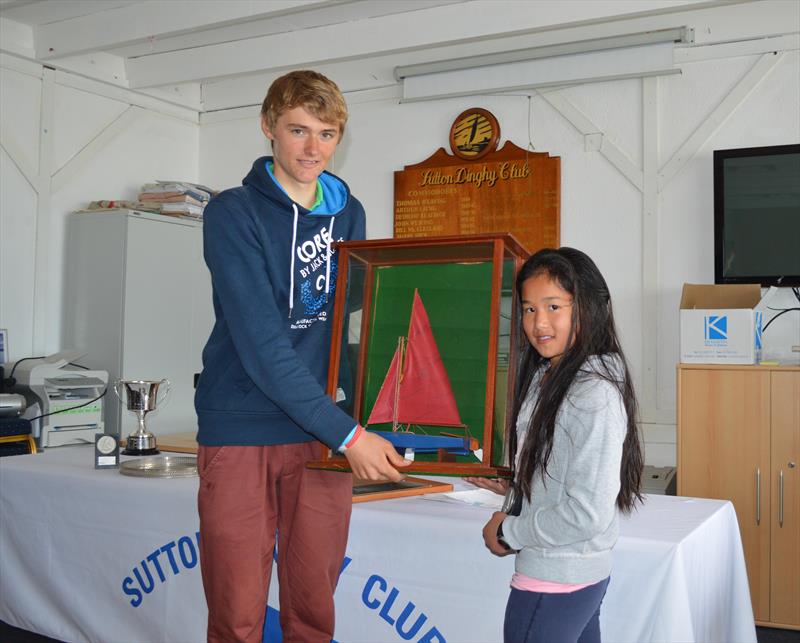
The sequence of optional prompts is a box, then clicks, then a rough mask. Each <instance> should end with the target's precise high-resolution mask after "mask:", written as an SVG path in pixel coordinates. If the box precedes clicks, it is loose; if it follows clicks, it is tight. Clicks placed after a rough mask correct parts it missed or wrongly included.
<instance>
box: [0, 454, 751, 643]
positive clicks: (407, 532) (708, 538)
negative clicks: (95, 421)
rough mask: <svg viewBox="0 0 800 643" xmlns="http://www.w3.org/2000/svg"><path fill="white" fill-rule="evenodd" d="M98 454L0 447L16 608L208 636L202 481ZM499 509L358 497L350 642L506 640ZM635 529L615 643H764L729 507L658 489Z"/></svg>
mask: <svg viewBox="0 0 800 643" xmlns="http://www.w3.org/2000/svg"><path fill="white" fill-rule="evenodd" d="M92 465H93V449H92V447H86V446H76V447H59V448H56V449H49V450H47V451H46V452H45V453H44V454H40V455H23V456H14V457H6V458H0V516H2V520H0V619H1V620H3V621H5V622H7V623H9V624H11V625H14V626H16V627H21V628H24V629H28V630H31V631H34V632H38V633H40V634H44V635H47V636H50V637H53V638H57V639H60V640H64V641H102V642H104V643H113V642H115V641H119V642H125V643H132V642H135V641H142V642H148V643H152V642H156V641H158V642H171V641H174V642H178V643H189V642H193V641H203V640H205V619H206V610H205V601H204V598H203V592H202V584H201V580H200V571H199V566H198V561H197V539H198V537H199V535H198V533H197V529H198V519H197V508H196V493H197V485H198V480H197V478H184V479H145V478H133V477H128V476H122V475H120V474H119V473H118V472H117V471H116V470H95V469H93V466H92ZM457 486H459V487H460V488H461V489H465V488H468V486H467V485H466V484H465V483H462V482H458V483H457ZM489 512H490V510H489V509H487V508H485V507H476V506H470V505H467V504H463V503H448V502H437V501H434V500H431V499H426V498H425V497H414V498H400V499H396V500H386V501H380V502H370V503H361V504H358V505H355V506H354V508H353V518H352V527H351V533H350V541H349V544H348V548H347V558H346V560H345V563H344V565H343V571H342V574H341V576H340V580H339V586H338V589H337V592H336V606H337V628H336V640H337V641H340V642H342V643H351V642H352V643H357V642H364V643H383V642H387V643H388V642H395V641H403V640H410V641H415V642H423V643H444V642H446V641H449V642H450V643H470V642H474V643H490V642H492V641H500V640H501V639H502V619H503V612H504V607H505V601H506V598H507V596H508V592H509V587H508V581H509V579H510V576H511V573H512V571H513V559H512V557H507V558H502V559H500V558H496V557H494V556H491V555H490V554H489V553H488V552H487V551H486V550H485V549H484V547H483V542H482V539H481V527H482V526H483V524H484V522H485V520H486V518H487V517H488V514H489ZM620 527H621V528H620V532H621V533H620V539H619V542H618V544H617V547H616V549H615V551H614V572H613V574H612V579H611V584H610V585H609V589H608V594H607V595H606V598H605V601H604V603H603V610H602V613H601V614H602V615H601V627H602V631H603V636H604V640H606V641H613V642H620V643H621V642H625V641H631V642H634V641H635V642H643V641H659V642H667V641H737V642H743V643H745V642H750V641H752V642H755V641H756V637H755V626H754V622H753V614H752V610H751V606H750V597H749V593H748V587H747V575H746V571H745V567H744V558H743V554H742V547H741V541H740V538H739V531H738V526H737V523H736V516H735V514H734V510H733V506H732V505H731V504H730V503H729V502H724V501H717V500H707V499H695V498H675V497H671V496H648V497H647V498H646V502H645V504H644V506H642V507H641V508H640V509H639V510H638V511H637V512H636V513H634V514H633V515H631V516H630V517H626V518H623V520H622V522H621V526H620ZM275 585H276V582H274V583H273V587H272V588H271V590H270V593H271V596H270V601H269V602H270V605H271V606H277V593H276V592H275V591H274V590H275ZM275 614H276V613H275V611H274V609H270V610H269V614H268V628H270V627H271V626H272V624H273V623H274V622H275V620H276V617H275Z"/></svg>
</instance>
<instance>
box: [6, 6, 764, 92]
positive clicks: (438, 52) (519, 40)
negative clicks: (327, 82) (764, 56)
mask: <svg viewBox="0 0 800 643" xmlns="http://www.w3.org/2000/svg"><path fill="white" fill-rule="evenodd" d="M754 1H757V0H127V1H125V0H0V27H2V31H0V36H2V39H0V51H3V52H5V53H10V54H13V55H15V56H20V57H24V58H28V59H30V60H35V61H37V62H39V63H42V64H46V65H50V66H52V67H55V68H57V69H66V70H69V71H73V72H75V73H80V74H82V75H85V76H89V77H91V78H95V79H98V80H102V81H105V82H110V83H113V84H116V85H119V86H122V87H125V88H129V89H135V90H140V91H152V90H157V91H164V89H165V88H166V89H169V88H172V87H186V86H190V85H191V86H198V87H199V86H200V85H201V84H202V85H204V86H205V85H210V84H215V83H226V82H231V79H236V78H238V77H241V76H243V75H249V76H252V75H258V76H259V77H260V78H262V77H265V76H270V75H272V76H277V75H278V74H280V73H282V72H283V71H285V70H288V69H294V68H300V67H314V68H318V69H322V70H327V72H328V73H330V74H331V76H332V77H335V79H336V80H337V82H338V83H339V84H340V86H342V88H343V89H344V90H345V91H356V90H360V89H370V88H375V87H382V86H387V85H393V84H396V79H395V78H394V76H393V70H394V68H395V67H396V66H398V65H408V64H415V63H421V62H429V61H432V60H442V59H449V58H457V57H463V56H476V55H478V56H480V55H483V54H487V53H493V52H497V51H504V50H509V49H520V48H527V47H535V46H539V45H549V44H554V43H559V42H569V41H571V40H579V39H584V38H586V37H592V38H596V37H604V36H609V35H619V34H621V33H630V32H634V31H640V30H641V29H642V28H643V27H642V25H644V27H645V28H646V27H647V25H648V24H650V23H649V22H648V21H652V20H654V19H656V18H658V19H660V20H661V23H659V26H660V25H661V24H663V21H664V18H665V15H669V14H672V15H675V20H676V24H674V25H670V26H683V23H681V24H678V22H679V21H680V19H681V17H680V12H683V13H684V14H685V13H686V11H687V10H691V11H702V10H704V9H706V8H708V7H715V6H719V5H731V4H740V3H745V2H750V3H752V2H754ZM653 24H655V23H653ZM651 28H652V27H651ZM334 69H335V73H331V72H332V71H333V70H334ZM176 91H179V90H176Z"/></svg>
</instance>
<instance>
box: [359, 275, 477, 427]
mask: <svg viewBox="0 0 800 643" xmlns="http://www.w3.org/2000/svg"><path fill="white" fill-rule="evenodd" d="M398 351H399V348H398ZM399 359H400V355H399V354H398V352H395V356H394V358H393V359H392V364H391V366H390V367H389V372H388V373H387V374H386V379H385V380H384V382H383V385H382V386H381V390H380V392H379V393H378V399H377V401H376V402H375V406H374V407H373V409H372V413H371V414H370V417H369V420H368V421H367V424H373V423H380V422H392V421H393V419H394V417H393V416H394V401H395V386H396V384H395V382H396V379H397V372H398V361H399ZM397 421H398V422H400V423H403V424H429V425H433V426H462V423H461V417H460V415H459V413H458V407H457V406H456V400H455V396H454V395H453V389H452V387H451V386H450V379H449V378H448V377H447V371H446V370H445V368H444V364H443V363H442V358H441V356H440V355H439V349H438V347H437V346H436V340H435V339H434V338H433V332H432V331H431V324H430V321H429V320H428V313H427V312H426V311H425V307H424V306H423V305H422V299H420V296H419V293H418V292H416V291H415V292H414V304H413V306H412V308H411V322H410V324H409V329H408V348H407V350H406V356H405V364H404V365H403V374H402V377H401V378H400V392H399V401H398V413H397Z"/></svg>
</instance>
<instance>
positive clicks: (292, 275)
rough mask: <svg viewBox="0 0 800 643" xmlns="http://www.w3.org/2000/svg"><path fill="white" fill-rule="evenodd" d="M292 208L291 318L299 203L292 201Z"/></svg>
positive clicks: (290, 315) (290, 314) (290, 312)
mask: <svg viewBox="0 0 800 643" xmlns="http://www.w3.org/2000/svg"><path fill="white" fill-rule="evenodd" d="M292 210H294V224H293V225H292V247H291V251H290V253H289V254H291V255H292V263H291V264H290V265H289V318H290V319H291V317H292V309H293V308H294V255H295V252H297V248H296V247H295V245H296V244H297V217H298V212H297V204H296V203H292Z"/></svg>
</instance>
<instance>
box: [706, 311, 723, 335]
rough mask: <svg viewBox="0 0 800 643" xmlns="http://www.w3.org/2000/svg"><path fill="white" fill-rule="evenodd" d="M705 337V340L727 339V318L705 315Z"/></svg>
mask: <svg viewBox="0 0 800 643" xmlns="http://www.w3.org/2000/svg"><path fill="white" fill-rule="evenodd" d="M705 336H706V339H728V316H727V315H706V318H705Z"/></svg>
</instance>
